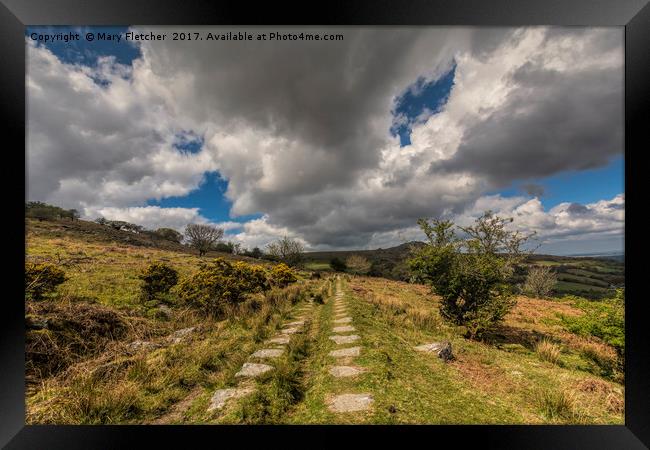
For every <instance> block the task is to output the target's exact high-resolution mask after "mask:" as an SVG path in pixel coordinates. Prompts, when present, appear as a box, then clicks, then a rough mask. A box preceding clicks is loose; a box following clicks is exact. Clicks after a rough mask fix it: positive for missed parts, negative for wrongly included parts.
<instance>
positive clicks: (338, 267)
mask: <svg viewBox="0 0 650 450" xmlns="http://www.w3.org/2000/svg"><path fill="white" fill-rule="evenodd" d="M330 267H331V268H332V270H334V271H336V272H345V269H347V266H346V265H345V261H342V260H341V259H339V258H336V257H335V258H332V260H331V261H330Z"/></svg>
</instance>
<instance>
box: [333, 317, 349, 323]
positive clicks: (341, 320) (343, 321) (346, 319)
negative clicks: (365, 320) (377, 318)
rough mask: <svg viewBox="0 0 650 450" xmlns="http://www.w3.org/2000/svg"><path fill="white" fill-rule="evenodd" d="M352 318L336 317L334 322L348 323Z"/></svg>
mask: <svg viewBox="0 0 650 450" xmlns="http://www.w3.org/2000/svg"><path fill="white" fill-rule="evenodd" d="M350 322H352V319H351V318H350V317H343V318H342V319H336V320H335V321H334V323H350Z"/></svg>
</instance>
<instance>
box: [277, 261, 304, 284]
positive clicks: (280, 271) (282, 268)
mask: <svg viewBox="0 0 650 450" xmlns="http://www.w3.org/2000/svg"><path fill="white" fill-rule="evenodd" d="M296 281H298V277H297V276H296V273H295V272H294V271H293V270H291V268H290V267H289V266H287V265H286V264H284V263H280V264H276V265H275V266H273V268H272V269H271V282H272V283H273V284H274V285H276V286H279V287H285V286H288V285H289V284H291V283H295V282H296Z"/></svg>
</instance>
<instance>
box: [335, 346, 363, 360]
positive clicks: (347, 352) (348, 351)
mask: <svg viewBox="0 0 650 450" xmlns="http://www.w3.org/2000/svg"><path fill="white" fill-rule="evenodd" d="M360 354H361V347H348V348H342V349H339V350H332V351H331V352H330V353H329V355H330V356H333V357H334V358H344V357H346V356H359V355H360Z"/></svg>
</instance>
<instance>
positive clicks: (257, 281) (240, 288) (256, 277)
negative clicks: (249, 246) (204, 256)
mask: <svg viewBox="0 0 650 450" xmlns="http://www.w3.org/2000/svg"><path fill="white" fill-rule="evenodd" d="M262 272H263V269H261V268H260V267H258V266H251V265H249V264H246V263H243V262H237V263H235V264H232V263H230V262H229V261H227V260H225V259H223V258H216V259H215V260H213V261H212V262H211V263H209V264H203V265H202V266H201V268H200V269H199V271H198V272H196V273H194V274H193V275H191V276H189V277H186V278H184V279H183V280H181V282H180V283H179V284H178V286H177V287H176V292H177V294H178V297H179V299H180V300H181V301H183V302H184V303H187V304H188V305H192V306H195V307H198V308H201V309H203V310H205V311H206V312H208V313H210V314H213V315H219V314H221V313H223V312H224V308H225V307H226V306H227V305H235V304H238V303H241V302H242V301H243V300H244V299H245V295H246V294H248V293H251V292H259V291H261V290H264V289H266V287H267V286H268V283H267V281H266V277H263V273H262Z"/></svg>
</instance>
